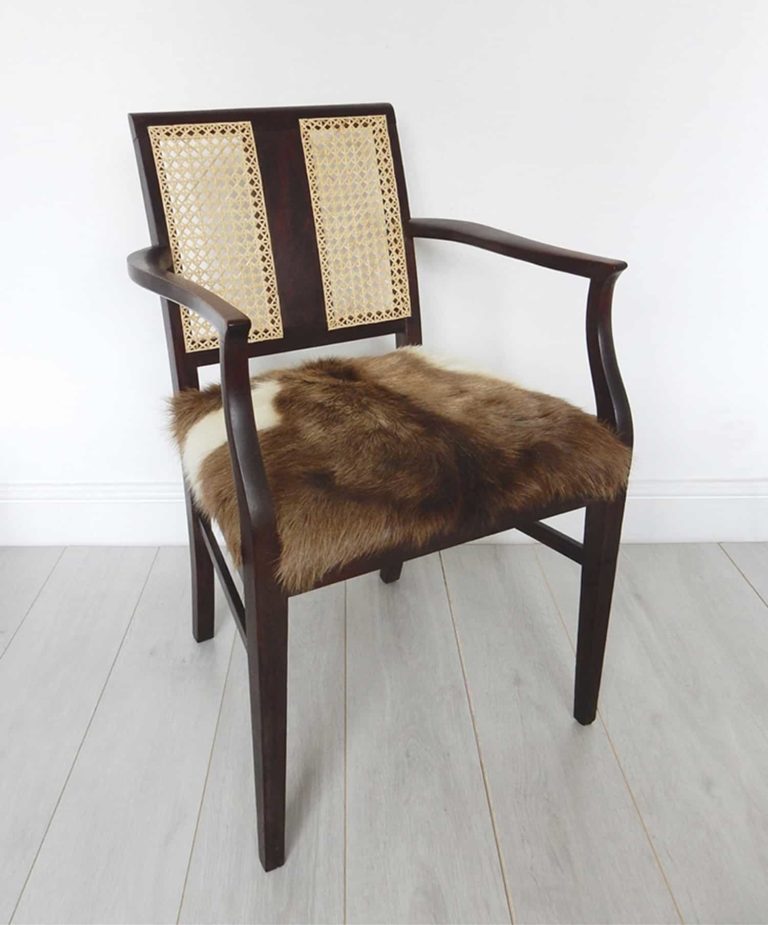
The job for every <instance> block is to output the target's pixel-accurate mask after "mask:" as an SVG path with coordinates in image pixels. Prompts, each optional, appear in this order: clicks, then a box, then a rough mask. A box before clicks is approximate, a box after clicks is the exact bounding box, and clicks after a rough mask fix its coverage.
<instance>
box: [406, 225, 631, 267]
mask: <svg viewBox="0 0 768 925" xmlns="http://www.w3.org/2000/svg"><path fill="white" fill-rule="evenodd" d="M408 230H409V232H410V233H411V235H412V236H413V237H415V238H436V239H438V240H440V241H456V242H457V243H459V244H469V245H471V246H472V247H479V248H482V249H483V250H486V251H493V253H495V254H502V255H503V256H504V257H514V258H515V259H516V260H524V261H525V262H526V263H535V264H537V265H538V266H540V267H548V268H549V269H550V270H559V271H560V272H562V273H570V274H572V275H574V276H586V277H589V278H595V277H601V276H606V275H610V274H614V273H621V272H622V270H626V269H627V264H626V263H625V262H624V261H623V260H611V259H609V258H608V257H595V256H593V255H592V254H582V253H579V251H570V250H566V249H565V248H563V247H554V246H553V245H551V244H542V243H541V242H539V241H531V240H530V239H529V238H521V237H520V236H519V235H516V234H510V233H509V232H507V231H499V229H498V228H491V227H490V226H488V225H478V224H477V222H461V221H456V220H455V219H447V218H413V219H411V222H410V224H409V226H408Z"/></svg>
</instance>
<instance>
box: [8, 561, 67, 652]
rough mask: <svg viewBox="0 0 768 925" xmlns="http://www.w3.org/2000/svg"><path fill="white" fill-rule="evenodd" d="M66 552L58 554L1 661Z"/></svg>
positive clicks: (12, 634) (13, 634) (20, 621)
mask: <svg viewBox="0 0 768 925" xmlns="http://www.w3.org/2000/svg"><path fill="white" fill-rule="evenodd" d="M66 551H67V547H66V546H64V547H63V548H62V550H61V552H60V553H59V554H58V556H57V557H56V561H55V562H54V563H53V565H52V566H51V570H50V571H49V572H48V574H47V575H46V576H45V579H44V581H43V583H42V584H41V585H40V587H39V589H38V591H37V594H36V595H35V596H34V597H33V598H32V600H31V602H30V604H29V607H27V609H26V610H25V611H24V616H23V617H22V618H21V620H19V624H18V626H17V627H16V629H15V630H14V631H13V632H12V633H11V636H10V639H9V640H8V642H7V643H6V644H5V646H4V648H3V651H2V652H0V659H2V657H3V656H4V655H5V653H6V652H7V651H8V649H10V647H11V643H12V642H13V640H14V639H15V638H16V634H17V633H18V632H19V630H20V629H21V628H22V626H23V625H24V623H25V621H26V619H27V617H28V616H29V614H30V613H31V612H32V608H33V607H34V606H35V604H36V603H37V599H38V598H39V597H40V595H41V594H42V593H43V591H44V590H45V586H46V585H47V584H48V581H49V580H50V577H51V575H53V573H54V572H55V571H56V567H57V566H58V564H59V562H61V557H62V556H63V555H64V553H65V552H66Z"/></svg>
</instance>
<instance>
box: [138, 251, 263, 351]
mask: <svg viewBox="0 0 768 925" xmlns="http://www.w3.org/2000/svg"><path fill="white" fill-rule="evenodd" d="M128 275H129V276H130V277H131V279H132V280H133V281H134V283H138V284H139V286H142V287H143V288H144V289H149V290H150V292H156V293H157V294H158V295H160V296H163V298H166V299H170V300H171V301H172V302H177V303H178V304H179V305H186V307H187V308H191V309H192V311H193V312H196V313H197V314H198V315H201V316H202V317H203V318H205V320H206V321H210V323H211V324H212V325H213V326H214V328H216V331H217V333H218V334H219V335H220V336H221V337H222V338H223V337H224V335H225V334H226V333H227V331H228V330H231V329H233V328H235V329H239V328H244V329H245V330H246V331H249V330H250V328H251V319H250V318H249V317H248V316H247V315H244V314H243V313H242V312H241V311H238V309H236V308H235V307H234V305H230V304H229V302H227V301H226V300H225V299H222V298H221V297H220V296H217V295H216V294H215V293H213V292H211V291H210V290H208V289H205V288H204V287H203V286H198V285H197V283H193V282H192V281H191V280H189V279H184V277H183V276H178V275H177V274H176V273H174V272H173V270H172V260H171V252H170V251H169V250H168V248H167V247H145V248H144V249H143V250H140V251H135V252H134V253H133V254H130V255H129V256H128Z"/></svg>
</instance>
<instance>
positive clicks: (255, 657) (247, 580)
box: [128, 103, 632, 870]
mask: <svg viewBox="0 0 768 925" xmlns="http://www.w3.org/2000/svg"><path fill="white" fill-rule="evenodd" d="M372 114H382V115H385V116H386V118H387V124H388V128H389V134H390V141H391V145H392V154H393V161H394V168H395V177H396V180H397V185H398V197H399V204H400V210H401V215H402V220H403V231H404V240H405V249H406V261H407V271H408V280H409V285H410V299H411V308H412V315H411V317H410V318H407V319H401V320H397V321H390V322H384V323H380V324H370V325H363V326H358V327H353V328H347V329H343V330H339V331H328V330H327V328H326V323H325V310H324V300H323V292H322V280H321V276H320V268H319V258H318V254H317V245H316V239H315V233H314V224H313V217H312V212H311V203H310V198H309V189H308V183H307V178H306V169H305V166H304V158H303V151H302V147H301V139H300V134H299V126H298V120H299V119H300V118H313V117H315V118H318V117H332V116H349V115H372ZM214 121H215V122H219V121H248V122H250V123H251V126H252V128H253V132H254V138H255V140H256V144H257V149H258V156H259V163H260V170H261V173H262V182H263V187H264V196H265V203H266V207H267V213H268V222H269V227H270V236H271V238H272V245H273V252H274V259H275V271H276V276H277V285H278V291H279V295H280V302H281V314H282V318H283V328H284V337H283V338H281V339H279V340H274V341H262V342H259V343H256V344H249V343H248V332H249V329H250V320H249V319H248V317H247V316H245V315H244V314H243V313H242V312H240V311H239V310H238V309H237V308H236V307H235V306H233V305H231V304H229V303H228V302H227V301H226V300H224V299H222V298H220V297H219V296H217V295H215V294H214V293H213V292H210V291H208V290H206V289H205V288H203V287H202V286H199V285H197V284H195V283H193V282H191V281H190V280H187V279H184V278H183V277H181V276H179V275H177V274H175V273H174V272H173V268H172V259H171V253H170V249H169V241H168V231H167V227H166V223H165V215H164V212H163V206H162V199H161V196H160V189H159V185H158V179H157V174H156V170H155V165H154V158H153V155H152V150H151V145H150V142H149V135H148V131H147V129H148V127H149V126H150V125H168V124H185V123H201V122H214ZM130 123H131V129H132V134H133V138H134V146H135V149H136V156H137V161H138V164H139V175H140V179H141V187H142V194H143V197H144V203H145V208H146V212H147V218H148V222H149V229H150V237H151V241H152V247H149V248H146V249H144V250H142V251H137V252H136V253H134V254H131V255H130V257H129V258H128V272H129V275H130V276H131V278H132V279H133V280H134V281H135V282H136V283H138V284H139V285H140V286H143V287H144V288H146V289H149V290H150V291H152V292H155V293H157V294H158V295H159V296H160V297H161V304H162V310H163V318H164V324H165V331H166V338H167V342H168V354H169V360H170V364H171V372H172V378H173V387H174V390H175V391H179V390H182V389H188V388H199V377H198V368H199V367H201V366H205V365H208V364H212V363H220V365H221V385H222V400H223V411H224V419H225V422H226V429H227V438H228V442H229V447H230V455H231V461H232V469H233V476H234V483H235V490H236V492H237V500H238V507H239V512H240V526H241V548H242V579H243V596H242V598H240V596H239V594H238V592H237V588H236V586H235V584H234V581H233V579H232V575H231V574H230V573H229V572H228V570H227V566H226V562H225V560H224V556H223V554H222V552H221V550H220V548H219V546H218V543H217V542H216V538H215V536H214V535H213V532H212V530H211V528H210V524H208V522H207V521H206V520H205V519H204V518H202V517H201V516H200V515H199V513H198V512H197V511H196V509H195V506H194V501H193V499H192V497H191V495H190V492H189V489H188V487H187V486H186V485H185V499H186V505H187V518H188V525H189V535H190V553H191V557H192V580H193V632H194V634H195V638H196V639H198V640H203V639H207V638H210V636H211V635H212V634H213V629H214V625H213V584H212V582H213V570H214V567H215V569H216V571H217V573H218V574H219V577H220V578H221V581H222V584H223V586H224V590H225V594H226V596H227V600H228V602H229V605H230V607H231V609H232V611H233V614H234V616H235V620H236V623H237V625H238V629H239V630H240V633H241V637H242V638H243V640H244V642H245V644H246V648H247V653H248V666H249V686H250V700H251V719H252V734H253V754H254V771H255V788H256V803H257V808H258V819H259V823H258V841H259V855H260V858H261V862H262V865H263V866H264V869H265V870H272V869H273V868H275V867H278V866H280V865H281V864H282V863H283V862H284V859H285V742H286V738H285V736H286V706H287V644H288V596H287V595H286V594H285V593H284V592H283V590H282V589H281V588H280V586H279V585H278V583H277V580H276V564H277V562H278V560H279V557H280V541H279V537H278V533H277V527H276V522H275V512H274V508H273V503H272V497H271V494H270V491H269V485H268V482H267V478H266V474H265V471H264V466H263V462H262V458H261V451H260V447H259V439H258V433H257V431H256V425H255V421H254V416H253V406H252V403H251V394H250V382H249V369H248V359H249V357H253V356H262V355H266V354H272V353H282V352H286V351H290V350H297V349H303V348H306V347H311V346H319V345H324V344H331V343H341V342H344V341H351V340H357V339H360V338H367V337H375V336H379V335H383V334H386V335H394V336H395V343H396V345H397V346H398V347H401V346H405V345H407V344H420V343H421V336H422V335H421V317H420V310H419V296H418V285H417V275H416V261H415V253H414V245H413V239H414V238H416V237H425V238H435V239H441V240H446V241H454V242H457V243H463V244H468V245H471V246H474V247H480V248H483V249H485V250H489V251H493V252H495V253H498V254H502V255H504V256H507V257H513V258H515V259H518V260H523V261H526V262H529V263H533V264H537V265H539V266H543V267H547V268H550V269H554V270H559V271H561V272H565V273H572V274H575V275H577V276H583V277H586V278H588V279H589V280H590V286H589V294H588V299H587V314H586V327H587V350H588V355H589V363H590V371H591V374H592V382H593V387H594V392H595V400H596V404H597V414H598V417H599V418H600V419H601V420H602V421H604V422H605V423H606V424H607V425H608V426H610V427H612V428H613V429H614V430H615V431H616V432H617V433H618V434H619V436H620V437H621V439H622V440H623V441H624V442H625V443H626V444H627V445H628V446H631V445H632V418H631V413H630V410H629V404H628V402H627V397H626V393H625V391H624V386H623V383H622V381H621V376H620V374H619V369H618V365H617V362H616V355H615V351H614V347H613V336H612V330H611V303H612V295H613V287H614V284H615V281H616V278H617V277H618V275H619V274H620V273H621V272H622V270H624V269H625V268H626V263H624V262H623V261H620V260H609V259H606V258H602V257H594V256H591V255H588V254H582V253H578V252H575V251H569V250H565V249H563V248H559V247H552V246H550V245H547V244H541V243H538V242H536V241H530V240H528V239H526V238H521V237H518V236H516V235H511V234H508V233H506V232H503V231H499V230H497V229H493V228H489V227H487V226H484V225H478V224H475V223H472V222H458V221H449V220H444V219H411V217H410V211H409V206H408V198H407V193H406V185H405V176H404V172H403V165H402V157H401V152H400V143H399V137H398V132H397V125H396V122H395V115H394V111H393V109H392V107H391V106H390V105H389V104H386V103H376V104H356V105H347V106H321V107H293V108H279V109H234V110H213V111H194V112H172V113H142V114H136V115H132V116H131V117H130ZM180 305H186V306H188V307H189V308H190V309H192V310H193V311H195V312H197V313H198V314H199V315H201V316H202V317H203V318H205V319H207V320H208V321H210V322H211V324H212V325H213V326H214V328H215V329H216V331H217V333H218V335H219V349H218V350H206V351H200V352H195V353H190V354H188V353H187V352H186V350H185V347H184V340H183V334H182V328H181V319H180V309H179V306H180ZM585 506H586V508H587V514H586V518H587V519H586V529H585V536H584V543H583V544H581V543H578V542H577V541H576V540H573V539H571V538H570V537H567V536H565V535H564V534H562V533H560V532H559V531H557V530H554V529H553V528H551V527H549V526H548V525H545V524H541V523H539V521H540V520H541V519H543V518H547V517H551V516H554V515H555V514H558V513H562V512H563V511H567V510H573V509H575V508H580V507H585ZM623 507H624V499H623V498H621V499H619V500H618V501H616V502H613V503H610V504H607V503H599V504H596V503H592V502H591V501H590V500H589V499H586V498H575V499H568V500H567V501H562V502H560V503H559V504H557V505H553V506H552V507H550V508H548V509H546V510H539V511H519V512H516V513H515V512H500V513H499V517H498V520H497V521H496V522H494V523H493V524H488V525H486V529H484V530H480V529H479V528H477V527H473V528H470V527H465V528H463V529H461V530H458V531H456V532H454V533H452V534H446V535H442V536H438V537H435V538H434V540H433V541H432V542H430V543H429V544H427V545H426V546H422V547H419V548H405V547H402V548H397V549H391V550H388V551H387V553H386V554H384V555H378V556H363V557H360V558H359V559H357V560H356V561H354V562H352V563H349V564H348V565H346V566H344V567H341V568H338V569H335V570H333V571H332V572H329V573H328V574H326V575H325V576H323V578H322V579H321V580H320V581H318V582H317V584H316V587H322V586H323V585H327V584H332V583H334V582H337V581H343V580H345V579H347V578H350V577H353V576H355V575H359V574H363V573H365V572H370V571H375V570H379V571H380V574H381V578H382V580H383V581H385V582H393V581H396V580H397V579H398V578H399V577H400V574H401V570H402V565H403V562H404V561H407V560H409V559H413V558H416V557H417V556H421V555H425V554H427V553H430V552H434V551H437V550H439V549H444V548H447V547H449V546H453V545H457V544H459V543H464V542H467V541H468V540H471V539H477V538H479V537H480V536H483V535H486V534H489V533H496V532H499V531H502V530H507V529H512V528H517V529H520V530H521V531H523V532H525V533H527V534H528V535H529V536H532V537H534V538H536V539H539V540H541V541H542V542H544V543H546V544H547V545H549V546H551V547H552V548H554V549H556V550H558V551H559V552H561V553H562V554H564V555H566V556H568V557H569V558H571V559H574V560H575V561H577V562H582V563H583V568H582V589H581V604H580V612H579V613H580V615H579V640H578V653H577V669H576V691H575V705H574V713H575V716H576V719H577V720H578V721H579V722H582V723H588V722H591V721H592V719H594V716H595V710H596V705H597V695H598V690H599V685H600V676H601V670H602V662H603V654H604V648H605V639H606V634H607V628H608V617H609V613H610V603H611V595H612V590H613V583H614V576H615V568H616V557H617V552H618V542H619V536H620V531H621V520H622V514H623Z"/></svg>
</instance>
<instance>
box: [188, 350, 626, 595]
mask: <svg viewBox="0 0 768 925" xmlns="http://www.w3.org/2000/svg"><path fill="white" fill-rule="evenodd" d="M252 397H253V404H254V411H255V416H256V425H257V428H258V432H259V440H260V444H261V450H262V455H263V459H264V467H265V470H266V474H267V479H268V481H269V485H270V488H271V490H272V495H273V499H274V506H275V514H276V519H277V528H278V533H279V536H280V542H281V547H282V552H281V557H280V562H279V563H278V565H277V575H278V579H279V581H280V582H281V583H282V585H283V587H284V588H285V589H286V590H287V591H289V592H291V593H296V592H299V591H302V590H306V589H308V588H310V587H312V585H313V583H314V582H316V581H317V580H318V579H319V578H321V577H322V576H323V575H324V574H325V573H326V572H327V571H328V570H329V569H330V568H332V567H334V566H342V565H345V564H347V563H349V562H351V561H352V560H353V559H356V558H357V557H359V556H362V555H367V554H373V553H380V552H383V551H385V550H386V549H388V548H392V547H395V546H399V545H400V544H408V545H412V546H420V545H421V544H424V543H426V542H428V541H429V540H430V539H431V538H433V537H435V536H436V535H438V534H440V533H442V532H443V531H448V530H453V529H456V528H458V527H460V526H471V527H475V526H476V527H477V529H478V531H480V530H486V531H487V532H489V533H490V532H493V526H494V523H495V522H498V521H499V517H500V514H502V513H509V512H514V511H518V510H520V511H522V510H535V509H537V508H544V507H545V506H547V505H549V504H551V503H553V502H557V501H560V500H566V501H567V500H568V499H585V500H586V499H588V500H600V499H606V500H607V499H610V498H612V497H614V496H615V495H616V494H617V493H618V492H619V491H620V490H621V489H622V488H623V487H624V485H625V483H626V480H627V475H628V470H629V457H630V454H629V450H628V449H627V447H625V446H624V445H623V444H622V443H621V442H620V441H619V439H618V438H617V437H616V436H615V435H614V434H613V433H612V432H610V431H609V430H608V429H607V428H606V427H604V426H603V425H602V424H601V423H599V422H598V421H597V420H596V419H595V418H594V417H593V416H592V415H589V414H586V413H585V412H583V411H581V410H579V409H578V408H575V407H573V406H572V405H570V404H568V403H567V402H565V401H562V400H561V399H558V398H553V397H552V396H550V395H544V394H541V393H539V392H530V391H527V390H525V389H522V388H520V387H518V386H516V385H514V384H512V383H511V382H505V381H502V380H500V379H496V378H492V377H491V376H486V375H483V374H477V373H466V372H459V371H456V370H455V369H452V368H451V367H448V366H445V365H441V364H440V363H438V362H437V361H435V360H433V359H431V358H430V357H429V356H428V355H426V354H424V353H423V352H422V351H421V349H419V348H404V349H400V350H396V351H394V352H392V353H387V354H384V355H383V356H376V357H366V358H362V359H343V360H341V359H326V360H318V361H311V362H308V363H305V364H304V365H302V366H298V367H296V368H292V369H283V370H277V371H273V372H269V373H266V374H265V375H262V376H258V377H256V378H254V379H253V380H252ZM171 410H172V431H173V435H174V437H175V440H176V442H177V443H178V446H179V449H180V450H181V455H182V461H183V465H184V472H185V475H186V478H187V480H188V483H189V485H190V487H191V490H192V493H193V497H194V499H195V502H196V504H197V506H198V508H199V509H200V510H201V511H202V512H203V513H204V514H205V515H207V516H208V517H209V518H211V519H213V520H215V521H217V522H218V524H219V526H220V528H221V530H222V533H223V534H224V538H225V540H226V542H227V545H228V546H229V550H230V553H231V554H232V556H233V558H234V559H235V561H237V562H239V556H240V526H239V516H238V508H237V499H236V493H235V488H234V483H233V478H232V469H231V464H230V459H229V452H228V447H227V442H226V441H227V438H226V431H225V427H224V416H223V412H222V403H221V389H220V387H219V386H211V387H209V388H206V389H204V390H202V391H197V390H188V391H183V392H181V393H179V394H178V395H176V396H175V397H174V398H173V399H172V400H171Z"/></svg>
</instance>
